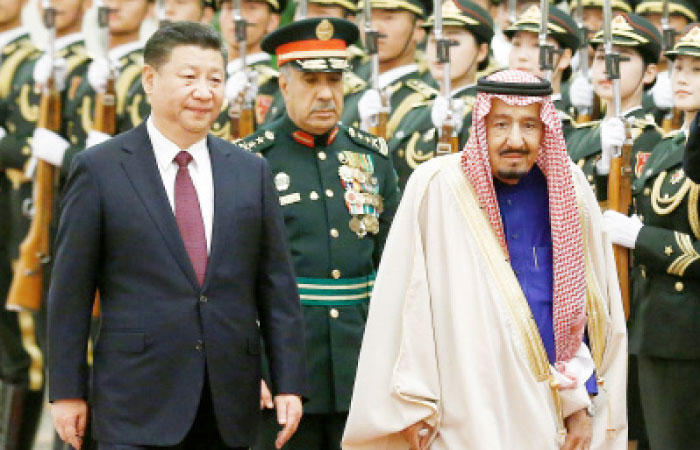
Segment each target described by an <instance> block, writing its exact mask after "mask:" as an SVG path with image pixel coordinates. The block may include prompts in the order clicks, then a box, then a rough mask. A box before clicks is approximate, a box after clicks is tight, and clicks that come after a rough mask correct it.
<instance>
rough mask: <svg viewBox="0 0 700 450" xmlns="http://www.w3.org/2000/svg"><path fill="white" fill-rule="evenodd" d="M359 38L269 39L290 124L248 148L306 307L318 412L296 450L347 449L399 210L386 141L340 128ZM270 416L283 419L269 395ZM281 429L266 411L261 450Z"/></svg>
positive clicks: (332, 29)
mask: <svg viewBox="0 0 700 450" xmlns="http://www.w3.org/2000/svg"><path fill="white" fill-rule="evenodd" d="M357 36H358V30H357V27H356V26H355V25H354V24H353V23H351V22H349V21H347V20H344V19H336V18H323V19H321V18H315V19H304V20H300V21H297V22H293V23H291V24H289V25H287V26H285V27H282V28H280V29H278V30H277V31H275V32H273V33H271V34H270V35H268V36H267V37H266V38H265V40H263V43H262V48H263V49H264V50H265V51H266V52H269V53H274V54H276V55H277V61H278V64H279V66H280V78H279V83H280V90H281V92H282V95H283V96H284V99H285V101H286V110H287V112H286V114H285V115H284V116H283V117H282V118H281V119H279V120H278V121H276V122H273V123H272V124H270V125H269V126H266V127H265V128H264V129H261V130H260V131H258V132H257V133H256V134H253V135H251V136H250V137H248V138H246V139H244V140H242V141H239V142H237V143H238V144H239V145H240V146H242V147H244V148H246V149H248V150H249V151H252V152H255V153H258V154H259V155H260V156H262V157H264V158H266V159H267V161H268V163H269V164H270V168H271V170H272V173H273V175H274V182H275V187H276V188H277V192H278V194H279V201H280V204H281V205H282V210H283V215H284V221H285V225H286V232H287V241H288V243H289V246H290V251H291V254H292V262H293V264H294V269H295V272H296V275H297V277H298V278H297V282H298V287H299V293H300V297H301V302H302V305H303V313H304V320H305V334H306V364H307V370H308V380H309V387H308V390H307V393H308V395H307V397H308V402H307V403H306V404H305V405H304V417H303V419H302V420H301V423H300V425H299V429H298V431H297V432H296V434H295V435H294V436H293V437H292V439H291V440H290V441H289V443H288V444H287V446H286V447H285V448H286V449H290V450H330V449H340V439H341V437H342V433H343V429H344V427H345V420H346V417H347V412H348V410H349V408H350V396H351V394H352V388H353V383H354V380H355V368H356V366H357V357H358V354H359V352H360V344H361V342H362V335H363V332H364V326H365V319H366V318H367V312H368V308H369V298H370V293H371V291H372V286H373V284H374V276H375V270H376V268H377V266H378V264H379V259H380V257H381V253H382V250H383V248H384V242H385V240H386V236H387V233H388V231H389V225H390V223H391V220H392V218H393V216H394V213H395V211H396V207H397V205H398V202H399V190H398V188H397V184H396V173H395V172H394V168H393V166H392V164H391V160H390V159H389V155H388V153H387V148H386V143H385V142H384V140H383V139H381V138H377V137H374V136H371V135H368V134H367V133H365V132H363V131H360V130H358V129H356V128H351V127H347V126H344V125H339V124H338V119H339V117H340V115H341V113H342V111H343V76H342V72H343V71H344V70H348V64H347V53H346V49H347V46H348V45H350V44H352V43H353V42H355V41H356V40H357ZM264 390H265V389H264ZM262 406H264V407H268V408H269V407H272V405H271V402H270V400H269V394H268V395H263V398H262ZM278 429H279V427H278V425H277V423H276V421H275V420H274V413H273V412H271V411H266V412H265V415H264V418H263V425H262V431H261V433H260V435H259V438H258V442H257V443H256V445H255V446H253V448H254V449H255V450H263V449H265V450H267V449H271V448H273V444H274V441H275V435H276V433H277V431H278Z"/></svg>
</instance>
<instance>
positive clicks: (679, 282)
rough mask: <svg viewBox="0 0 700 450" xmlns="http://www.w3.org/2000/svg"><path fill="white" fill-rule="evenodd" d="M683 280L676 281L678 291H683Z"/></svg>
mask: <svg viewBox="0 0 700 450" xmlns="http://www.w3.org/2000/svg"><path fill="white" fill-rule="evenodd" d="M683 287H684V286H683V282H682V281H676V290H677V291H678V292H681V291H682V290H683Z"/></svg>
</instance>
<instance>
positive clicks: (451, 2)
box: [423, 0, 493, 44]
mask: <svg viewBox="0 0 700 450" xmlns="http://www.w3.org/2000/svg"><path fill="white" fill-rule="evenodd" d="M442 25H443V26H457V27H463V28H466V29H467V30H468V31H469V32H470V33H472V34H473V35H474V36H475V37H476V40H477V41H478V42H479V43H482V42H485V43H487V44H490V43H491V39H493V19H492V18H491V16H490V15H489V13H488V12H487V11H486V10H485V9H484V8H482V7H481V6H479V5H477V4H476V3H474V2H471V1H469V0H446V1H445V3H443V4H442ZM434 26H435V15H431V16H430V17H428V20H427V21H426V22H425V24H423V28H426V29H432V28H433V27H434Z"/></svg>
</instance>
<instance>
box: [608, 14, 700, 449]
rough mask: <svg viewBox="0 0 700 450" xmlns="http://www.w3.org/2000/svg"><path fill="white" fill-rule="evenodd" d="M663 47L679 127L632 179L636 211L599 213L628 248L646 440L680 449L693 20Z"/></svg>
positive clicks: (697, 313) (694, 249)
mask: <svg viewBox="0 0 700 450" xmlns="http://www.w3.org/2000/svg"><path fill="white" fill-rule="evenodd" d="M666 55H667V57H668V58H669V59H670V60H671V61H674V65H673V71H672V73H671V83H672V86H673V92H674V99H673V100H674V104H675V106H676V108H679V109H680V110H682V111H683V113H684V124H683V127H682V128H681V129H680V130H678V131H674V132H671V133H670V134H669V135H667V136H666V137H664V139H663V140H662V141H661V142H660V143H659V144H658V145H657V146H656V147H654V150H653V151H652V152H651V156H649V159H648V160H647V162H646V165H645V166H644V171H643V173H642V174H641V176H639V177H638V178H637V179H636V180H634V181H633V183H632V195H633V197H634V203H633V204H634V205H635V207H636V211H635V213H636V214H635V215H632V216H631V217H627V216H625V215H623V214H620V213H618V212H615V211H606V212H605V213H604V218H605V222H606V229H607V230H608V233H609V234H610V236H611V239H612V241H613V242H614V243H616V244H618V245H622V246H624V247H628V248H630V249H633V255H634V258H633V261H634V266H633V268H632V274H631V275H632V276H631V278H632V283H631V285H632V302H631V308H632V310H631V314H630V323H629V330H630V331H629V341H630V344H629V347H630V353H632V354H633V355H635V356H636V359H637V367H635V369H636V370H637V371H638V376H639V387H640V394H641V403H642V411H643V413H644V419H645V422H646V428H647V433H648V435H649V444H650V447H651V448H652V449H657V448H658V449H664V450H681V449H684V450H685V449H690V448H696V447H697V445H698V442H700V429H699V428H698V427H697V423H696V422H697V418H698V416H699V415H700V407H699V405H698V401H697V399H698V396H700V350H699V349H698V346H697V345H693V344H692V343H695V342H698V340H699V339H700V329H699V328H698V326H697V324H698V322H700V310H698V304H699V303H698V302H699V300H700V283H699V282H698V280H699V279H700V264H698V260H700V256H699V254H698V251H700V244H699V243H698V240H699V239H700V221H699V220H698V199H700V186H699V185H698V184H696V183H694V182H692V181H691V180H690V179H689V178H688V177H687V176H686V173H685V171H684V169H683V153H684V149H685V145H686V140H687V136H688V134H687V133H688V129H689V127H690V124H691V122H693V120H694V119H695V117H696V116H697V113H698V110H699V109H700V27H697V26H695V27H693V28H691V30H690V31H689V32H688V33H687V34H685V35H684V36H682V37H681V38H680V40H679V41H678V43H677V44H676V46H675V48H674V49H673V50H672V51H670V52H668V53H667V54H666ZM632 369H633V368H632V367H630V370H632ZM632 375H633V374H632V373H630V377H632Z"/></svg>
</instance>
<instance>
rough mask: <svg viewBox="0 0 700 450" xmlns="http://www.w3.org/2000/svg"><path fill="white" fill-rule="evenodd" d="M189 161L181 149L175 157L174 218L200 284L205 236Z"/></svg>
mask: <svg viewBox="0 0 700 450" xmlns="http://www.w3.org/2000/svg"><path fill="white" fill-rule="evenodd" d="M190 161H192V155H190V154H189V152H186V151H181V152H180V153H178V154H177V156H176V157H175V163H177V165H178V169H177V175H176V176H175V220H176V221H177V227H178V228H179V229H180V236H181V237H182V240H183V242H184V243H185V249H186V250H187V254H188V255H189V256H190V261H191V262H192V267H194V273H195V274H196V275H197V281H198V282H199V285H200V286H201V285H202V284H203V283H204V274H205V273H206V271H207V258H208V257H207V238H206V235H205V234H204V221H203V220H202V210H201V209H200V208H199V199H198V198H197V191H196V190H195V189H194V184H193V183H192V178H190V172H189V170H187V165H188V164H189V163H190Z"/></svg>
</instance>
